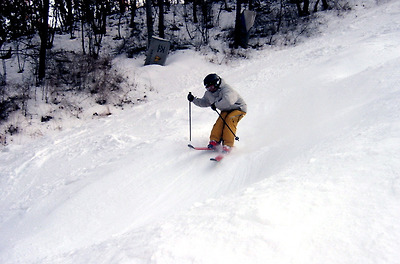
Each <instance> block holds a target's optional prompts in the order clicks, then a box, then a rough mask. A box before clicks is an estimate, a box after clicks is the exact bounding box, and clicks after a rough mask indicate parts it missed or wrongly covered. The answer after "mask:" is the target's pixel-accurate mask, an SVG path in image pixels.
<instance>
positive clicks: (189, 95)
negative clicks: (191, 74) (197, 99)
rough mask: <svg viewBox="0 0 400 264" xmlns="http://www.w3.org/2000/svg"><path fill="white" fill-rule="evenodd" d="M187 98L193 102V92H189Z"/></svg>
mask: <svg viewBox="0 0 400 264" xmlns="http://www.w3.org/2000/svg"><path fill="white" fill-rule="evenodd" d="M187 99H188V100H189V102H193V100H194V96H193V94H192V93H189V94H188V96H187Z"/></svg>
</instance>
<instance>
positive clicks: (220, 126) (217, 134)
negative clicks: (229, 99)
mask: <svg viewBox="0 0 400 264" xmlns="http://www.w3.org/2000/svg"><path fill="white" fill-rule="evenodd" d="M245 115H246V112H243V111H240V110H233V111H232V112H225V111H222V112H221V117H222V118H223V119H224V120H225V122H226V124H227V125H228V126H229V127H230V128H231V129H232V131H233V133H235V134H236V126H237V124H238V123H239V121H240V119H242V118H243V117H244V116H245ZM233 133H232V132H231V131H230V130H229V128H228V127H227V126H226V125H225V123H224V121H223V120H222V119H221V118H220V117H218V119H217V121H215V124H214V126H213V128H212V130H211V135H210V140H215V141H217V142H221V141H223V144H224V145H227V146H230V147H233V145H234V142H235V136H234V135H233Z"/></svg>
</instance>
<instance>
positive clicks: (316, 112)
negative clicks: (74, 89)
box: [0, 1, 400, 264]
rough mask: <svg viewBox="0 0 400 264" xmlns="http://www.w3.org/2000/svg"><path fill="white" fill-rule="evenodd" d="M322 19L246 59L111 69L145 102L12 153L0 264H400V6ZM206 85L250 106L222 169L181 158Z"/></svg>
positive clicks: (6, 169) (4, 179) (205, 160)
mask: <svg viewBox="0 0 400 264" xmlns="http://www.w3.org/2000/svg"><path fill="white" fill-rule="evenodd" d="M371 2H372V1H370V3H371ZM324 17H325V18H324V19H325V20H326V24H325V25H323V26H322V28H321V34H319V35H318V36H316V37H313V38H311V39H309V40H307V41H305V42H304V43H302V44H299V45H297V46H295V47H287V48H265V49H263V50H258V51H249V52H248V56H249V58H248V59H246V60H244V59H241V60H223V63H221V64H215V63H210V60H213V58H212V55H206V56H203V55H200V54H198V53H196V52H194V51H189V50H186V51H179V52H174V53H172V54H171V55H170V56H169V58H168V60H167V64H166V66H164V67H163V66H156V65H152V66H145V67H144V66H143V62H144V57H140V58H137V59H128V58H126V57H124V56H121V57H119V58H117V59H116V60H115V65H117V66H118V67H119V69H120V71H122V72H124V73H125V74H127V75H129V76H131V77H132V78H131V81H132V83H133V82H135V85H138V86H143V87H148V88H151V90H152V91H153V92H151V93H149V94H148V96H147V102H146V103H142V104H140V105H137V106H135V107H133V108H131V109H126V110H124V111H115V112H114V113H113V114H112V115H110V116H107V117H102V118H96V119H88V120H87V122H85V123H84V124H82V123H81V124H79V125H77V126H71V127H70V128H68V129H63V130H62V131H59V132H57V133H49V134H46V135H44V136H42V137H40V138H37V139H35V140H30V141H24V143H20V144H18V142H16V143H14V144H10V145H8V146H4V147H2V149H1V151H0V263H5V264H9V263H10V264H14V263H52V264H54V263H74V264H76V263H135V264H149V263H157V264H164V263H174V264H176V263H180V264H183V263H229V264H234V263H238V264H243V263H251V264H257V263H260V264H261V263H277V264H285V263H296V264H300V263H306V264H311V263H315V264H317V263H318V264H319V263H325V264H328V263H335V264H346V263H347V264H356V263H360V264H369V263H371V264H372V263H374V264H376V263H379V264H382V263H390V264H395V263H400V243H399V242H400V221H399V219H400V162H399V161H400V104H399V100H400V75H399V73H400V2H399V1H386V2H385V3H381V4H378V5H376V6H375V5H374V4H370V5H369V6H368V8H366V7H361V6H359V7H356V8H355V9H354V10H353V11H351V12H349V13H347V14H346V15H343V16H342V17H341V18H340V19H337V17H336V14H335V13H334V12H327V13H326V14H324ZM211 72H216V73H218V74H219V75H220V76H221V77H222V78H224V79H225V80H226V81H227V82H228V83H229V84H230V85H232V86H233V87H235V88H236V90H237V91H238V92H239V93H240V94H241V95H242V96H243V97H244V99H245V100H246V102H247V104H248V114H247V115H246V117H245V118H243V120H242V121H241V122H240V123H239V125H238V131H237V135H238V136H239V137H240V141H237V142H236V144H235V148H234V150H233V151H232V153H231V154H230V155H228V156H227V157H226V158H225V159H224V160H223V161H221V162H220V163H216V162H211V161H210V160H209V158H210V157H212V156H213V155H214V154H213V153H210V152H204V151H203V152H201V151H195V150H192V149H189V148H188V147H187V144H188V143H191V144H193V145H197V146H204V145H205V144H206V143H207V142H208V135H209V132H210V129H211V126H212V124H213V123H214V121H215V120H216V118H217V116H216V113H215V112H213V111H212V110H211V109H207V108H198V107H195V106H192V113H191V116H192V141H191V142H190V141H189V125H188V123H189V103H188V101H187V100H186V95H187V93H188V92H189V91H191V92H192V93H193V94H194V95H196V96H202V94H203V93H204V88H203V86H202V80H203V78H204V76H206V75H207V74H208V73H211ZM132 85H133V84H132ZM50 122H53V121H50Z"/></svg>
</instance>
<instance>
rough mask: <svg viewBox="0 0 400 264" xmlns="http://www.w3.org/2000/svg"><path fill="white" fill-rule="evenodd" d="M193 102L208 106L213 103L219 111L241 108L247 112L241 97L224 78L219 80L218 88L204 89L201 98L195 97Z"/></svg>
mask: <svg viewBox="0 0 400 264" xmlns="http://www.w3.org/2000/svg"><path fill="white" fill-rule="evenodd" d="M193 103H194V104H195V105H197V106H200V107H209V106H211V105H212V104H215V106H216V107H217V108H218V109H219V110H221V111H228V112H229V111H232V110H241V111H243V112H247V104H246V103H245V101H244V100H243V98H242V97H241V96H240V95H239V94H238V93H237V92H236V91H235V90H234V89H232V87H230V86H229V85H228V84H226V83H225V82H224V80H222V81H221V85H220V88H219V89H218V90H217V91H216V92H214V93H212V92H209V91H206V92H205V93H204V95H203V98H197V97H196V98H195V99H194V100H193Z"/></svg>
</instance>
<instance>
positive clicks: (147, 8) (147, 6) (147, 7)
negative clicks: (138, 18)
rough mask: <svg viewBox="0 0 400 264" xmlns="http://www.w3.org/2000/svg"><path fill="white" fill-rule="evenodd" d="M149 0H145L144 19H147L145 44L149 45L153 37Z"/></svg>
mask: <svg viewBox="0 0 400 264" xmlns="http://www.w3.org/2000/svg"><path fill="white" fill-rule="evenodd" d="M151 8H152V6H151V0H146V21H147V46H149V45H150V40H151V38H152V37H153V33H154V30H153V11H152V9H151Z"/></svg>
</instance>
